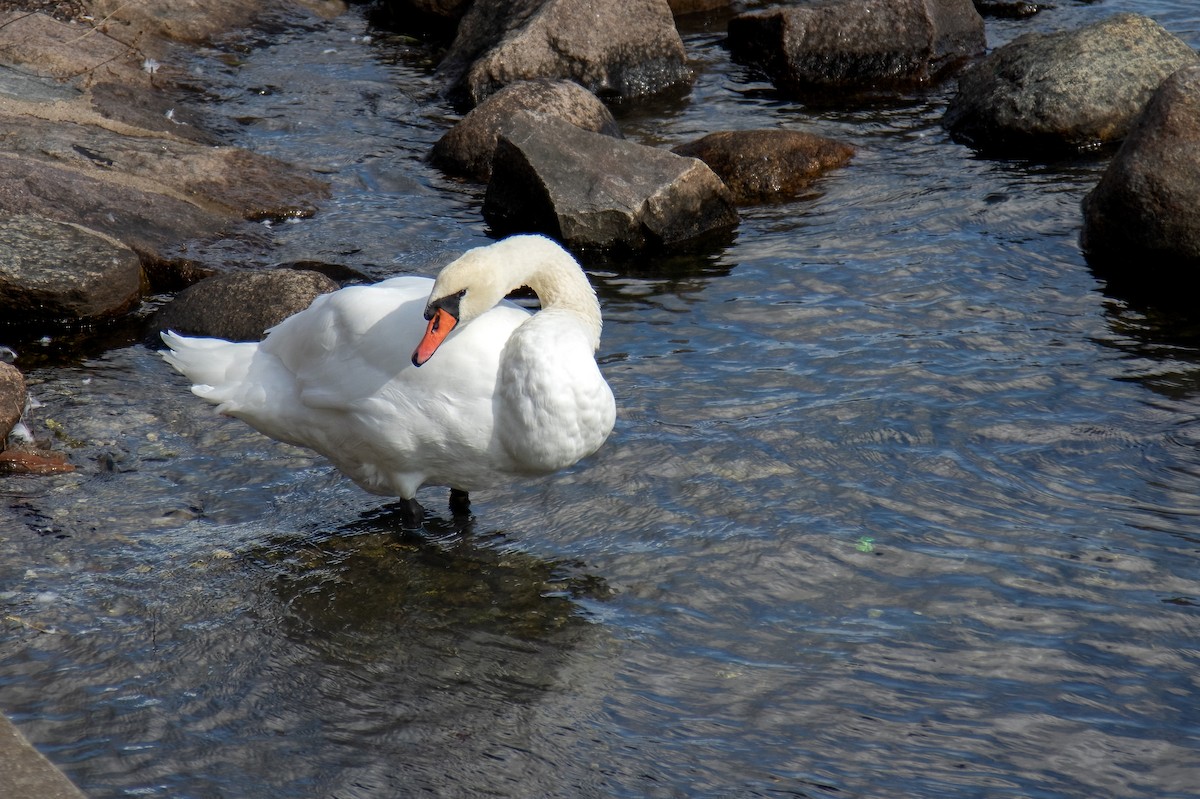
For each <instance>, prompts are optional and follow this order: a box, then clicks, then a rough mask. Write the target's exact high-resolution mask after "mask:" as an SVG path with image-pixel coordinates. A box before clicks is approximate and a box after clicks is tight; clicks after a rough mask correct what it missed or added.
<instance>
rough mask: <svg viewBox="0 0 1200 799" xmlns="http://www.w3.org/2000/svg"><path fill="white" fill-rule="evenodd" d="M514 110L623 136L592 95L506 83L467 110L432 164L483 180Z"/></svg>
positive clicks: (543, 83) (549, 85)
mask: <svg viewBox="0 0 1200 799" xmlns="http://www.w3.org/2000/svg"><path fill="white" fill-rule="evenodd" d="M517 111H534V112H537V113H540V114H543V115H545V116H552V117H556V118H558V119H561V120H564V121H566V122H570V123H571V124H572V125H575V126H576V127H579V128H582V129H584V130H590V131H594V132H596V133H603V134H604V135H606V136H616V137H618V138H619V137H620V136H621V130H620V128H618V127H617V123H616V120H614V119H613V116H612V113H611V112H609V110H608V108H607V107H606V106H605V105H604V103H602V102H600V100H599V98H597V97H596V95H594V94H592V93H591V92H589V91H588V90H587V89H585V88H583V87H582V86H580V85H579V84H578V83H572V82H571V81H567V80H550V79H539V80H530V81H519V82H517V83H512V84H509V85H508V86H505V87H504V88H503V89H501V90H500V91H498V92H496V93H495V94H493V95H491V96H490V97H488V98H487V99H486V100H484V101H483V102H482V103H480V104H479V105H477V106H476V107H475V108H474V109H472V110H471V112H470V113H468V114H467V115H466V116H465V117H463V118H462V120H461V121H460V122H459V123H458V124H457V125H455V126H454V127H453V128H451V129H450V130H449V131H447V133H446V135H444V136H442V138H440V139H438V142H437V144H435V145H434V146H433V152H432V154H431V160H432V162H433V163H434V164H435V165H436V166H437V167H438V168H439V169H442V170H443V171H445V172H448V173H450V174H455V175H464V176H468V177H473V178H476V179H478V180H481V181H487V179H488V178H489V177H491V174H492V152H493V151H494V150H495V149H496V140H497V139H498V138H499V135H500V129H501V127H503V125H504V124H505V123H506V122H507V121H508V120H509V119H511V118H512V116H513V115H514V114H515V113H516V112H517Z"/></svg>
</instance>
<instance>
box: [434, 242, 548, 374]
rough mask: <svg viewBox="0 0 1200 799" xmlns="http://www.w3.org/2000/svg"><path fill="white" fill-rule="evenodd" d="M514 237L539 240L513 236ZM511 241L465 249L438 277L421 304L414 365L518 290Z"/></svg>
mask: <svg viewBox="0 0 1200 799" xmlns="http://www.w3.org/2000/svg"><path fill="white" fill-rule="evenodd" d="M517 238H522V239H528V238H541V237H533V236H514V237H513V239H517ZM513 239H505V240H504V241H500V242H496V243H495V244H489V245H487V246H486V247H476V248H475V249H473V250H467V252H465V253H463V254H462V256H460V257H459V258H458V259H457V260H455V261H453V262H452V263H450V264H449V265H448V266H446V267H445V268H444V269H442V271H441V272H440V273H439V274H438V276H437V280H435V281H434V282H433V290H432V291H431V292H429V302H428V303H426V305H425V318H426V319H427V320H429V326H428V327H427V328H426V329H425V336H424V338H422V339H421V343H420V344H418V345H417V349H416V350H415V351H414V352H413V357H412V362H413V365H414V366H420V365H421V364H423V363H425V362H426V361H427V360H429V359H430V357H432V356H433V353H434V352H436V351H437V348H438V347H440V346H441V345H442V342H443V341H445V340H446V336H448V335H450V331H451V330H453V329H454V328H455V326H457V325H460V324H466V323H467V322H470V321H471V320H472V319H474V318H476V317H478V316H481V315H483V314H484V313H486V312H487V311H489V310H491V308H492V307H493V306H494V305H496V303H498V302H500V300H502V299H504V296H505V295H506V294H508V292H509V291H511V290H512V289H514V288H518V287H519V285H518V286H513V285H511V283H512V281H513V279H514V278H513V266H512V265H511V264H510V260H511V259H512V258H513V257H514V256H516V257H519V254H518V253H516V252H512V251H513V250H514V249H515V248H514V246H513V244H512V242H513ZM543 240H544V239H543ZM556 246H557V245H556Z"/></svg>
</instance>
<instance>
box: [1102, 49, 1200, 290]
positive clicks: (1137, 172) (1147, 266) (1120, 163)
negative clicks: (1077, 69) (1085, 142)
mask: <svg viewBox="0 0 1200 799" xmlns="http://www.w3.org/2000/svg"><path fill="white" fill-rule="evenodd" d="M1198 208H1200V66H1194V67H1188V68H1186V69H1182V70H1180V71H1179V72H1176V73H1175V74H1174V75H1172V76H1171V77H1169V78H1168V79H1167V80H1166V81H1164V82H1163V84H1162V86H1161V87H1160V88H1159V89H1158V91H1157V92H1155V94H1154V96H1153V98H1152V99H1151V100H1150V102H1149V103H1148V104H1147V106H1146V109H1145V110H1144V111H1143V112H1142V114H1141V115H1140V116H1139V117H1138V119H1137V121H1136V123H1135V124H1134V126H1133V129H1132V130H1131V131H1130V133H1129V136H1128V138H1126V139H1125V142H1124V144H1122V145H1121V149H1120V150H1119V151H1118V152H1117V154H1116V155H1115V156H1114V157H1113V159H1112V161H1111V162H1110V163H1109V166H1108V169H1107V170H1105V172H1104V175H1103V176H1102V177H1101V178H1100V182H1099V183H1098V184H1097V186H1096V188H1095V189H1093V190H1092V191H1091V193H1089V194H1088V195H1087V197H1086V198H1084V201H1083V233H1082V237H1081V242H1082V245H1083V249H1084V252H1085V253H1086V255H1087V258H1088V260H1089V262H1091V263H1092V264H1093V265H1095V266H1097V267H1100V269H1101V271H1104V272H1106V273H1108V274H1111V275H1116V276H1118V277H1128V278H1132V279H1133V280H1135V281H1137V282H1138V283H1143V284H1145V285H1146V287H1147V288H1153V287H1155V286H1157V287H1160V288H1162V287H1165V288H1167V290H1169V291H1178V290H1179V288H1180V286H1182V285H1185V284H1186V285H1191V284H1192V283H1193V282H1194V281H1195V280H1196V277H1197V275H1200V214H1198V213H1197V209H1198ZM1185 296H1186V297H1187V298H1188V302H1189V303H1191V302H1192V297H1193V295H1192V294H1191V293H1186V292H1185Z"/></svg>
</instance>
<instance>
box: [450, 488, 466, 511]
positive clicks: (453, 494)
mask: <svg viewBox="0 0 1200 799" xmlns="http://www.w3.org/2000/svg"><path fill="white" fill-rule="evenodd" d="M470 512H471V497H470V496H469V495H468V494H467V492H466V491H462V490H461V489H458V488H452V489H450V513H452V514H454V515H455V516H466V515H467V514H469V513H470Z"/></svg>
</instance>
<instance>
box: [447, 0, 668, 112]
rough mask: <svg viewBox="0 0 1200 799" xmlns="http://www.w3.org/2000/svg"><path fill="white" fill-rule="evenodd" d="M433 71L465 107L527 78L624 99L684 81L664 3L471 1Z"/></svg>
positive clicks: (627, 0)
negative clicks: (562, 82) (561, 80)
mask: <svg viewBox="0 0 1200 799" xmlns="http://www.w3.org/2000/svg"><path fill="white" fill-rule="evenodd" d="M438 72H439V77H440V79H441V80H443V81H445V82H446V84H447V86H448V90H449V92H450V94H451V95H452V96H455V97H457V98H461V99H462V100H463V101H465V102H466V103H467V104H468V105H471V106H474V105H477V104H479V103H480V102H482V101H483V100H484V98H486V97H487V96H489V95H491V94H493V93H495V92H497V91H499V90H500V89H501V88H503V87H504V86H507V85H508V84H510V83H513V82H515V81H518V80H531V79H533V78H566V79H569V80H573V81H575V82H577V83H579V84H580V85H582V86H583V87H584V88H586V89H588V90H589V91H591V92H593V93H595V94H597V95H599V96H600V97H604V98H609V97H613V98H625V99H628V98H634V97H641V96H645V95H650V94H654V93H656V92H661V91H665V90H667V89H670V88H673V87H678V86H684V85H687V84H688V82H689V81H690V79H691V74H690V72H689V70H688V67H687V55H686V53H685V52H684V48H683V40H682V39H680V37H679V33H678V32H677V31H676V30H675V21H674V18H673V17H672V15H671V9H670V7H669V6H668V5H667V2H666V0H516V2H505V1H504V0H477V2H475V3H474V4H473V5H472V6H471V8H470V10H469V11H468V12H467V14H466V16H464V17H463V19H462V22H461V23H460V24H459V27H458V35H457V37H456V38H455V40H454V43H453V44H452V45H451V46H450V49H449V51H448V52H447V53H446V56H445V58H444V59H443V61H442V63H441V65H440V66H439V69H438Z"/></svg>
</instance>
